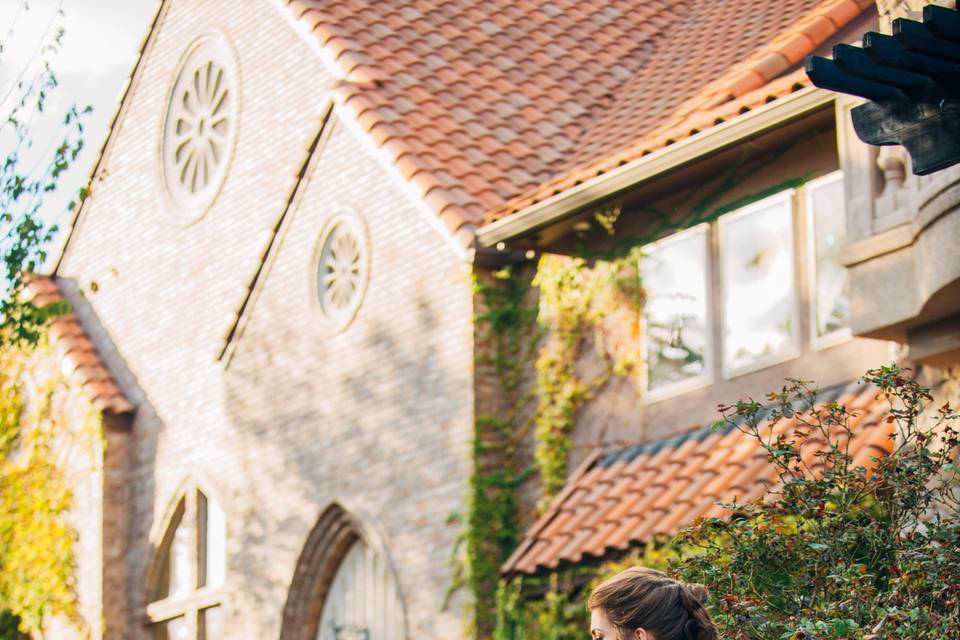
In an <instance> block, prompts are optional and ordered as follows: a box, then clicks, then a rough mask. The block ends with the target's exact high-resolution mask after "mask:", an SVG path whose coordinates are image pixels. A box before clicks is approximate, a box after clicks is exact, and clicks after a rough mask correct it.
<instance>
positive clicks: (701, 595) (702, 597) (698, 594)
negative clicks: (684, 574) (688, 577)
mask: <svg viewBox="0 0 960 640" xmlns="http://www.w3.org/2000/svg"><path fill="white" fill-rule="evenodd" d="M684 588H685V589H686V590H687V593H689V594H690V596H691V597H692V598H693V599H694V600H696V601H697V602H699V603H700V604H706V603H707V599H708V598H709V597H710V591H709V590H708V589H707V588H706V587H705V586H703V585H702V584H686V585H684Z"/></svg>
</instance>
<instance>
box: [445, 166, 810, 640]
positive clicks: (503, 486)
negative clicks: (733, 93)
mask: <svg viewBox="0 0 960 640" xmlns="http://www.w3.org/2000/svg"><path fill="white" fill-rule="evenodd" d="M783 152H784V153H785V152H786V150H784V151H783ZM770 161H771V160H770V158H761V159H758V158H756V157H753V156H752V155H751V153H750V152H749V151H745V152H744V153H743V154H741V156H740V157H739V158H737V159H736V161H735V162H733V163H731V164H730V165H729V167H728V169H727V170H726V171H725V172H724V173H723V174H722V175H720V176H719V177H718V178H717V180H714V181H710V182H709V183H705V184H703V185H702V186H700V187H698V188H696V189H694V190H692V191H691V193H690V194H689V196H688V198H687V202H689V203H690V204H689V205H685V206H683V207H682V210H683V211H685V212H686V213H685V215H683V216H681V217H678V216H676V215H674V214H670V215H667V214H665V213H663V212H658V211H645V212H643V213H645V214H649V219H650V221H651V224H649V225H648V226H647V228H646V229H644V232H643V233H642V234H640V235H629V234H626V233H623V232H622V231H620V230H618V229H617V226H618V222H620V217H621V212H622V204H621V203H614V204H611V205H607V206H604V207H602V208H599V209H597V210H595V211H593V212H592V213H591V215H590V218H589V220H588V221H587V223H586V225H583V224H581V225H579V227H575V232H576V234H577V236H576V238H577V247H578V249H577V255H576V256H564V255H544V256H542V257H541V258H540V260H539V261H538V263H537V264H536V265H535V270H534V265H532V264H530V263H526V264H519V265H510V266H507V267H504V268H503V269H500V270H499V271H495V272H493V273H487V272H482V273H479V274H478V275H477V281H476V290H475V292H476V299H477V307H478V310H477V314H476V321H475V327H476V331H477V340H476V343H477V345H478V348H477V353H478V356H477V359H476V364H477V371H478V380H479V379H480V378H481V377H482V378H483V380H487V381H489V380H493V381H494V382H492V383H490V382H484V383H479V384H486V385H487V387H488V388H486V389H485V392H484V393H482V394H480V395H481V396H482V397H484V398H485V397H486V396H495V397H497V398H498V399H499V400H498V402H491V403H490V406H486V405H484V406H483V407H478V409H477V416H476V422H475V439H474V444H473V474H472V477H471V480H470V497H469V504H468V507H467V513H466V515H465V516H462V515H460V514H455V515H454V517H456V518H457V519H459V520H460V521H461V522H463V524H464V531H463V533H462V535H461V539H460V543H459V544H458V545H457V546H456V548H455V549H454V556H453V558H454V559H455V562H456V567H457V569H456V571H455V578H454V581H453V583H452V585H451V588H450V590H449V592H448V598H449V596H450V595H451V594H452V593H453V592H454V591H455V590H456V589H458V588H459V587H461V586H464V585H466V586H468V588H469V590H470V592H471V594H472V595H473V602H474V603H475V604H474V607H475V611H474V615H473V620H474V624H475V629H474V631H475V632H476V634H477V635H478V636H479V637H481V638H490V637H492V638H494V640H546V639H547V638H550V639H551V640H564V639H565V638H568V637H570V638H573V637H577V636H578V634H579V633H582V629H583V624H582V622H583V621H584V615H585V614H584V612H585V609H584V607H583V603H582V602H580V601H579V600H577V598H579V594H580V591H581V590H582V589H583V587H584V585H585V584H588V583H589V582H590V579H591V576H597V575H606V574H605V572H604V569H603V568H602V567H600V568H596V567H595V568H593V569H588V570H587V573H586V574H583V572H581V571H580V570H579V569H575V568H571V569H568V570H564V571H561V572H558V573H555V574H553V575H552V576H550V577H548V578H546V579H531V578H528V579H526V580H520V579H514V580H510V581H504V580H503V579H502V578H501V576H500V567H501V566H502V565H503V563H504V562H505V561H506V560H507V558H508V557H509V556H510V554H511V553H512V552H513V551H514V550H515V548H516V547H517V544H518V543H519V540H520V535H521V531H522V529H521V525H522V524H523V523H524V518H523V517H522V513H521V506H520V502H519V499H518V491H519V489H520V488H521V487H522V486H524V484H525V483H526V481H527V480H528V479H529V478H530V477H531V476H532V475H533V474H536V475H537V476H538V477H539V479H540V485H541V490H542V493H541V499H540V501H539V504H538V508H537V510H538V511H541V512H542V510H543V509H544V508H545V507H546V505H547V504H548V502H549V500H551V499H552V498H553V497H554V496H555V495H556V494H557V493H558V492H559V491H560V490H561V489H562V487H563V486H564V484H565V483H566V479H567V474H568V465H569V457H570V447H571V443H570V435H571V432H572V431H573V429H574V427H575V425H576V424H577V420H578V419H579V416H580V415H581V414H582V411H583V409H584V408H585V407H586V405H587V404H588V403H589V402H590V401H591V400H592V399H593V398H595V397H596V396H597V394H599V393H600V392H601V391H602V390H603V389H604V387H605V386H606V385H607V384H608V383H609V382H610V381H611V380H613V379H614V378H618V377H619V378H622V377H627V376H631V375H637V374H639V373H640V371H641V365H642V362H641V351H640V349H641V344H642V336H641V335H640V333H641V323H640V318H641V315H642V310H643V306H644V304H645V292H644V288H643V283H642V280H641V276H640V261H641V259H642V252H641V247H642V246H643V245H645V244H648V243H650V242H652V241H654V240H657V239H659V238H661V237H663V236H665V235H667V234H669V233H670V232H672V231H677V230H680V229H683V228H687V227H690V226H693V225H696V224H700V223H703V222H710V221H712V220H715V219H717V218H718V217H719V216H721V215H723V214H724V213H726V212H728V211H731V210H734V209H736V208H739V207H742V206H744V205H746V204H749V203H750V202H752V201H755V200H757V199H760V198H763V197H766V196H768V195H771V194H773V193H776V192H778V191H781V190H783V189H786V188H790V187H795V186H798V185H801V184H802V183H803V182H805V181H806V180H808V179H809V176H801V177H799V178H796V179H792V180H788V181H785V182H782V183H780V184H777V185H774V186H772V187H770V188H769V189H766V190H764V191H763V192H760V193H753V194H751V195H750V196H748V197H744V198H739V199H731V198H730V195H731V193H732V192H733V190H734V189H735V188H736V187H738V186H739V185H740V184H742V183H743V180H745V179H746V177H748V176H749V175H750V174H752V173H753V172H755V171H756V170H758V169H759V168H761V167H762V166H764V165H766V164H768V163H769V162H770ZM725 201H726V202H725ZM598 240H599V241H598ZM598 247H605V248H604V249H602V250H598ZM531 364H532V365H533V366H532V369H531ZM484 371H485V372H486V373H485V375H483V376H481V375H480V372H484ZM481 402H484V401H483V400H481ZM531 433H532V435H533V446H534V450H533V461H532V462H533V465H532V466H530V464H529V460H528V459H524V457H523V456H524V455H528V453H527V452H526V451H525V450H524V449H523V445H524V443H525V442H528V441H529V437H530V435H531ZM464 548H465V554H464V556H465V557H464V558H462V559H460V558H459V554H460V551H461V550H462V549H464ZM643 554H644V558H643V560H644V563H645V564H648V565H651V566H657V565H660V564H664V563H665V561H662V560H663V558H662V557H659V556H656V553H655V547H653V546H651V547H648V548H647V549H646V550H644V551H643ZM651 554H653V555H651ZM661 555H662V553H661ZM633 561H636V558H633ZM585 576H586V577H585ZM524 593H526V594H527V595H523V594H524ZM530 593H534V594H536V597H534V598H533V600H531V599H530V597H529V595H530ZM491 597H495V602H496V605H497V606H496V608H493V607H489V606H483V605H482V604H481V603H487V602H490V600H491ZM538 630H541V631H538Z"/></svg>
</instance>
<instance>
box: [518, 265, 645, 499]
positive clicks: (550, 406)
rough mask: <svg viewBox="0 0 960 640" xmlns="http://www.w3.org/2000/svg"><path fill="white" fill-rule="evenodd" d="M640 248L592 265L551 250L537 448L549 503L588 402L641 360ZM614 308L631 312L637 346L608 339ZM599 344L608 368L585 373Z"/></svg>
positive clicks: (543, 269) (539, 281)
mask: <svg viewBox="0 0 960 640" xmlns="http://www.w3.org/2000/svg"><path fill="white" fill-rule="evenodd" d="M639 265H640V252H639V249H636V248H635V249H634V250H633V251H631V252H629V253H627V254H626V255H625V256H623V257H621V258H617V259H615V260H607V261H595V262H593V263H592V264H590V263H588V262H587V261H586V260H585V259H583V258H571V257H567V256H558V255H546V256H544V257H542V258H541V259H540V264H539V268H538V271H537V276H536V278H535V279H534V284H535V285H536V286H537V287H538V288H539V292H540V313H539V322H540V326H541V328H542V330H543V336H544V337H543V339H542V340H541V343H540V346H539V351H538V354H537V359H536V361H535V363H534V368H535V370H536V397H537V412H536V453H535V458H536V462H537V467H538V470H539V472H540V478H541V480H542V485H543V501H542V503H541V506H544V505H545V504H546V502H548V501H549V500H550V499H552V498H553V496H554V495H556V493H557V492H558V491H559V490H560V489H561V488H563V485H564V483H565V482H566V478H567V462H568V458H569V451H570V439H569V436H570V432H571V431H572V430H573V427H574V425H575V424H576V420H577V416H578V415H579V413H580V410H581V408H582V407H583V405H584V403H585V402H587V401H588V400H589V399H590V398H591V397H593V395H594V394H596V393H597V392H598V391H599V390H600V389H601V388H603V386H604V385H606V383H607V382H608V381H609V380H610V378H611V376H613V375H621V376H623V375H628V374H629V373H631V372H632V371H633V370H634V369H635V367H636V366H637V365H638V364H639V345H640V335H639V334H640V322H639V320H640V312H641V309H642V306H643V300H644V294H643V288H642V286H641V282H640V273H639ZM614 310H627V311H628V313H629V314H630V315H629V317H628V321H629V325H630V326H629V327H628V331H629V333H630V334H631V335H630V341H629V345H630V346H629V347H628V348H627V349H626V350H624V349H622V348H621V349H615V348H612V346H611V345H610V344H609V343H608V342H607V341H606V340H605V336H604V332H603V326H602V325H603V321H604V320H605V319H606V318H607V316H608V314H610V313H611V312H612V311H614ZM591 345H592V346H593V347H594V349H593V351H594V353H595V355H596V357H597V359H598V360H599V362H600V363H601V365H602V366H601V371H600V372H599V373H594V374H593V375H591V376H585V375H583V374H581V373H579V372H578V366H577V365H578V362H579V361H580V359H581V358H582V357H583V356H584V353H585V350H586V349H587V348H588V347H589V346H591Z"/></svg>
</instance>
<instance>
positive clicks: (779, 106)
mask: <svg viewBox="0 0 960 640" xmlns="http://www.w3.org/2000/svg"><path fill="white" fill-rule="evenodd" d="M834 99H835V94H833V92H830V91H825V90H823V89H818V88H816V87H806V88H804V89H801V90H799V91H796V92H794V93H792V94H790V95H788V96H785V97H783V98H779V99H777V100H776V101H774V102H771V103H770V104H768V105H765V106H763V107H760V108H758V109H755V110H752V111H749V112H747V113H745V114H742V115H740V116H737V117H736V118H734V119H732V120H728V121H727V122H724V123H721V124H718V125H716V126H714V127H711V128H709V129H707V130H704V131H701V132H699V133H697V134H694V135H692V136H690V137H688V138H685V139H683V140H680V141H678V142H676V143H674V144H672V145H670V146H667V147H663V148H661V149H658V150H657V151H654V152H652V153H650V154H648V155H646V156H643V157H641V158H638V159H636V160H634V161H632V162H628V163H627V164H624V165H622V166H620V167H617V168H616V169H613V170H611V171H609V172H607V173H604V174H603V175H599V176H597V177H595V178H592V179H590V180H586V181H584V182H582V183H580V184H578V185H577V186H575V187H573V188H571V189H568V190H566V191H563V192H561V193H558V194H556V195H555V196H552V197H550V198H547V199H546V200H542V201H541V202H538V203H536V204H534V205H531V206H529V207H527V208H526V209H521V210H520V211H517V212H516V213H513V214H512V215H509V216H507V217H505V218H501V219H500V220H497V221H496V222H493V223H491V224H489V225H487V226H484V227H481V228H480V229H479V230H478V231H477V242H478V244H479V246H481V247H494V246H497V245H498V244H499V243H501V242H503V243H506V242H509V241H511V240H515V239H518V238H521V237H523V236H526V235H529V234H531V233H533V232H535V231H537V230H539V229H542V228H544V227H548V226H550V225H552V224H554V223H556V222H559V221H561V220H563V219H565V218H567V217H569V216H571V215H574V214H576V213H578V212H580V211H582V210H583V209H584V208H586V207H589V206H591V205H594V204H596V203H598V202H600V201H602V200H605V199H607V198H610V197H612V196H615V195H617V194H619V193H622V192H624V191H627V190H630V189H633V188H635V187H637V186H638V185H640V184H642V183H644V182H647V181H649V180H652V179H654V178H656V177H658V176H660V175H663V174H665V173H667V172H669V171H672V170H674V169H677V168H679V167H682V166H683V165H686V164H689V163H691V162H694V161H696V160H698V159H700V158H704V157H706V156H709V155H712V154H714V153H717V152H719V151H723V150H724V149H728V148H730V147H732V146H735V145H737V144H739V143H742V142H745V141H747V140H750V139H752V138H755V137H757V136H760V135H762V134H763V133H766V132H767V131H770V130H771V129H776V128H778V127H780V126H783V125H785V124H787V123H789V122H792V121H794V120H797V119H800V118H803V117H804V116H807V115H809V114H811V113H814V112H817V111H820V110H822V109H825V108H827V107H829V106H831V105H833V103H834Z"/></svg>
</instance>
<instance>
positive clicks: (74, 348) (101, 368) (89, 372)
mask: <svg viewBox="0 0 960 640" xmlns="http://www.w3.org/2000/svg"><path fill="white" fill-rule="evenodd" d="M26 292H27V298H28V299H29V300H31V301H32V302H33V304H34V305H36V306H37V307H41V308H42V307H45V306H47V305H49V304H53V303H55V302H59V301H61V300H63V299H64V296H63V293H62V292H61V291H60V287H58V286H57V283H56V281H55V280H54V279H53V278H51V277H49V276H32V277H31V278H30V279H29V280H28V281H27V284H26ZM47 335H48V336H49V339H50V344H51V345H52V346H53V347H54V349H55V351H56V353H57V354H58V356H59V357H60V358H62V370H63V372H64V374H65V375H66V376H67V377H68V378H71V379H72V380H74V381H76V382H77V384H78V385H79V386H80V388H82V389H83V391H84V392H85V393H86V394H87V397H88V398H89V400H90V403H91V404H93V406H94V407H96V408H97V409H99V410H100V411H109V412H112V413H117V414H121V413H130V412H132V411H133V410H134V406H133V405H132V404H131V403H130V402H129V401H128V400H127V398H126V396H124V394H123V392H122V391H121V390H120V387H118V386H117V383H116V381H115V380H114V378H113V376H112V375H111V374H110V371H109V370H108V369H107V366H106V364H104V362H103V360H102V359H101V357H100V354H99V352H98V351H97V348H96V347H95V346H94V344H93V342H91V340H90V338H89V337H88V336H87V334H86V332H85V331H84V330H83V327H82V326H80V322H79V321H78V320H77V318H76V316H74V315H73V314H72V313H66V314H63V315H59V316H56V317H54V318H53V319H52V320H51V321H50V326H49V328H48V334H47Z"/></svg>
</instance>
